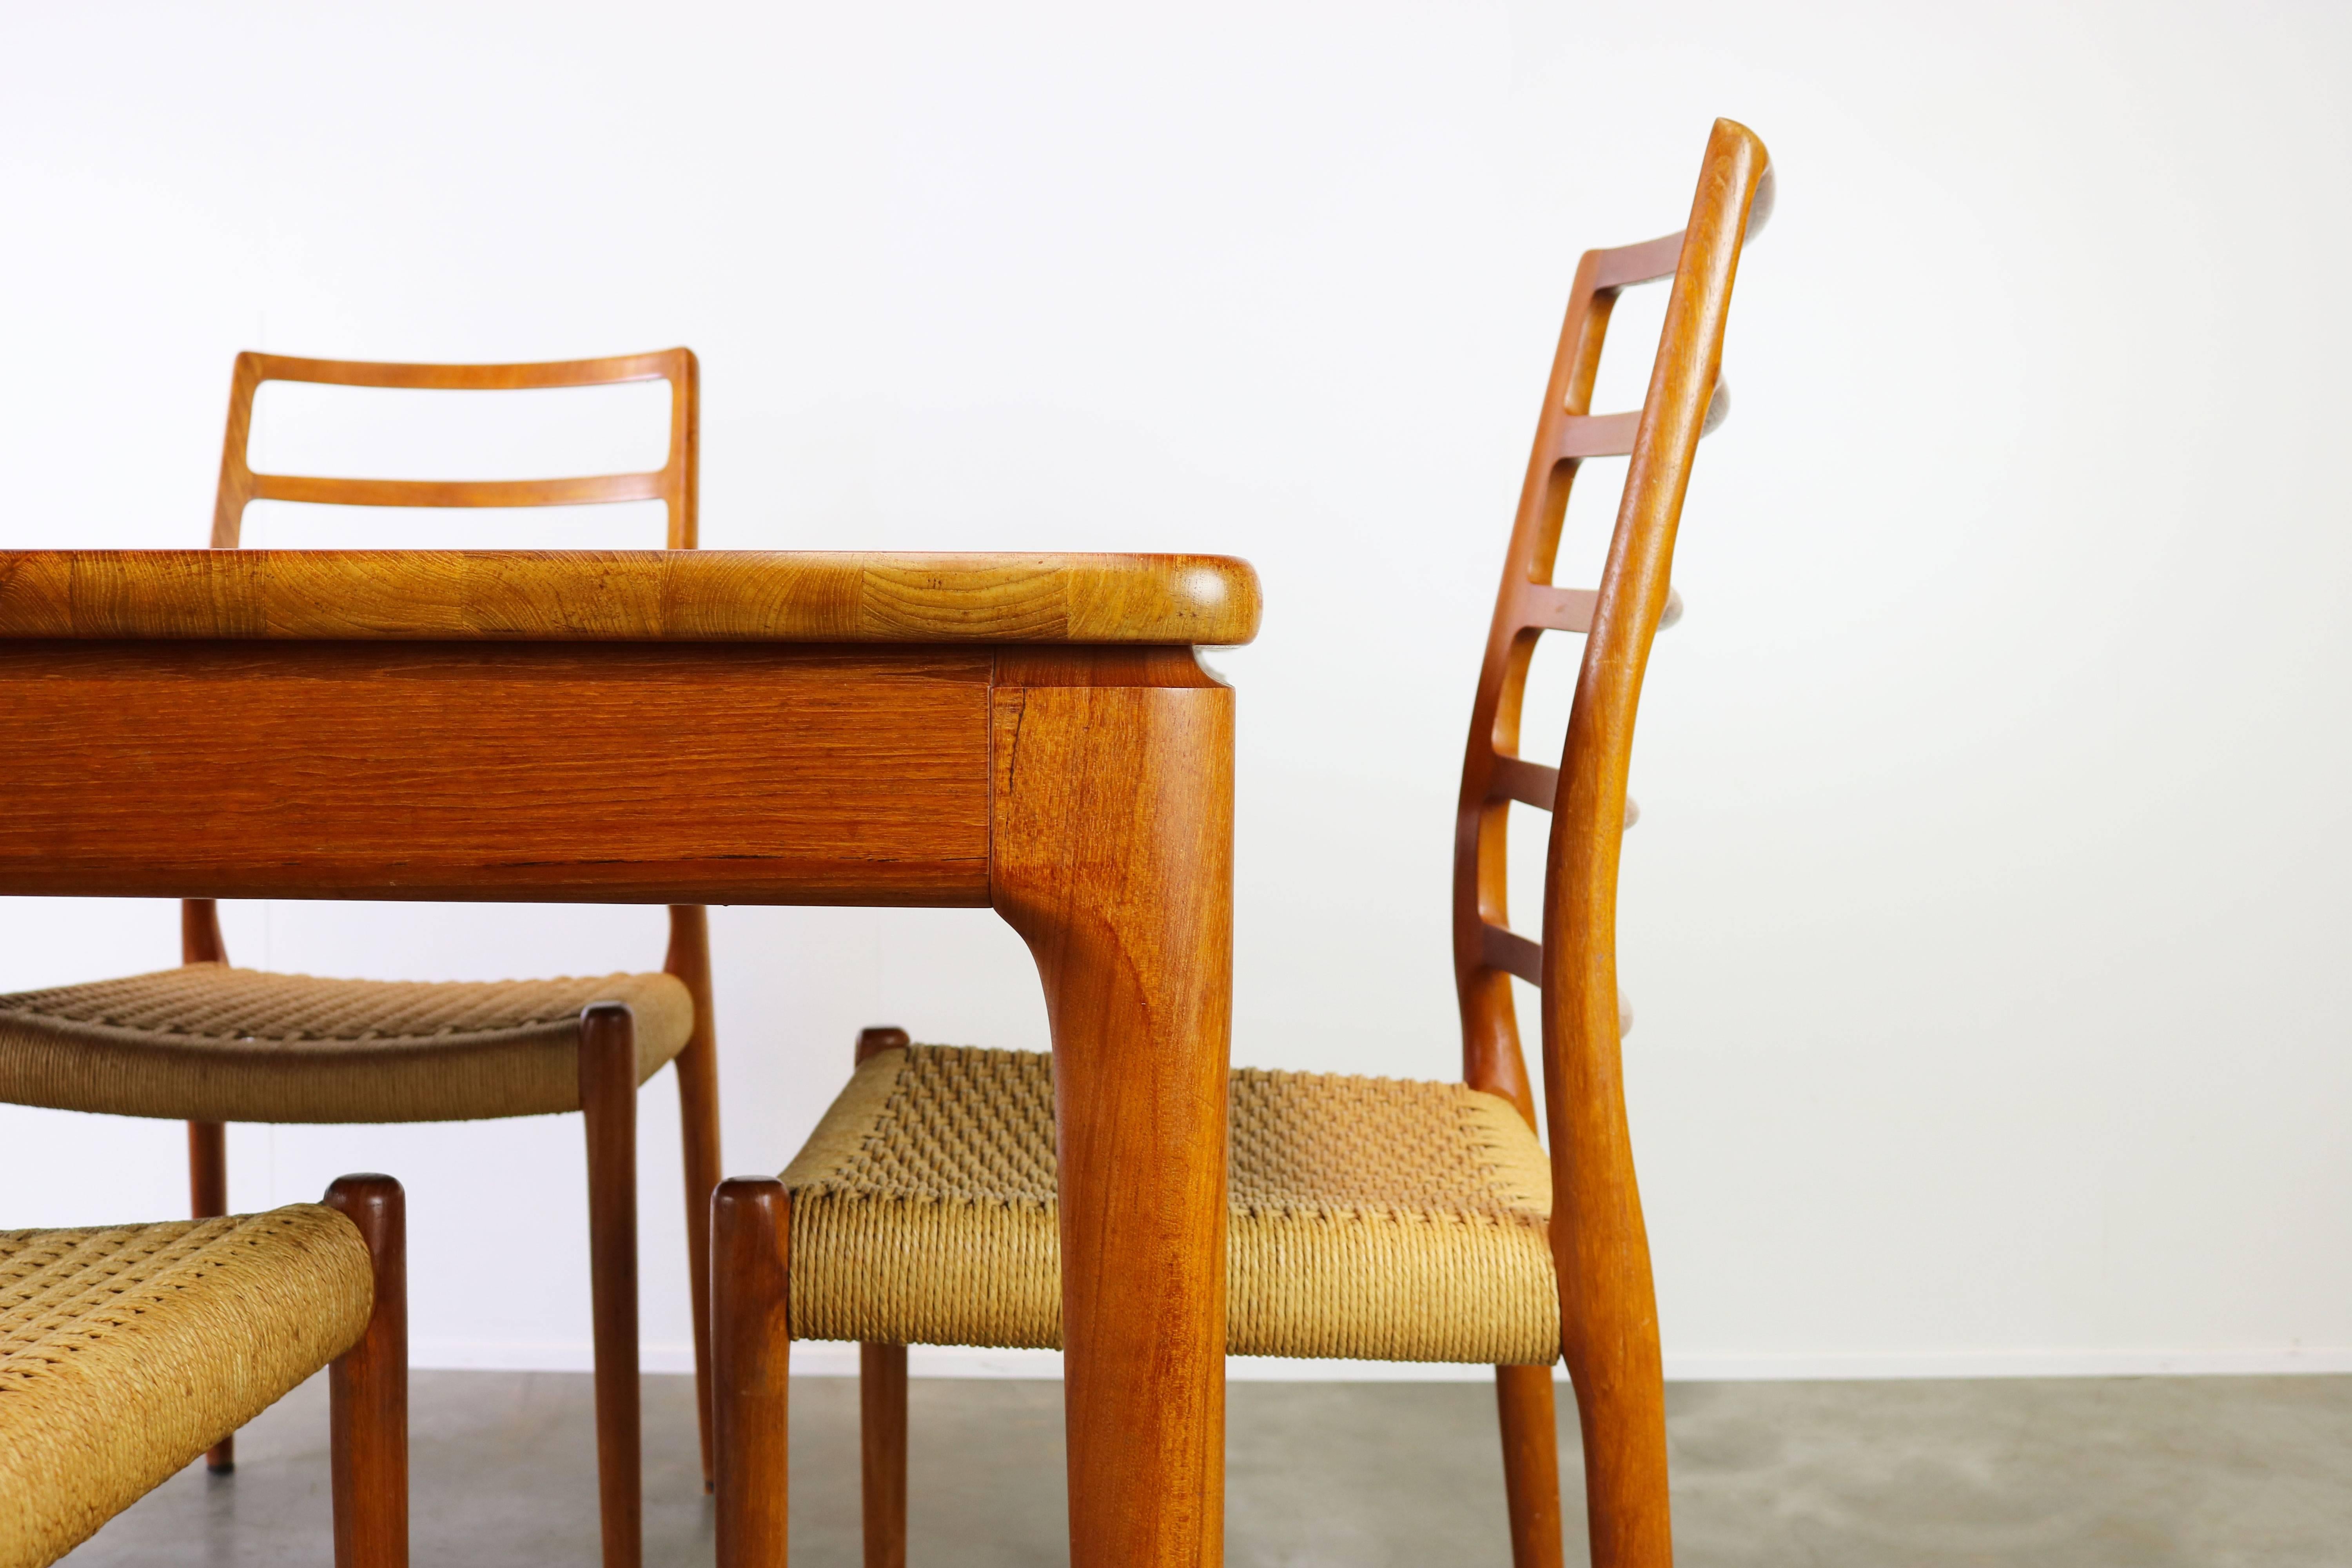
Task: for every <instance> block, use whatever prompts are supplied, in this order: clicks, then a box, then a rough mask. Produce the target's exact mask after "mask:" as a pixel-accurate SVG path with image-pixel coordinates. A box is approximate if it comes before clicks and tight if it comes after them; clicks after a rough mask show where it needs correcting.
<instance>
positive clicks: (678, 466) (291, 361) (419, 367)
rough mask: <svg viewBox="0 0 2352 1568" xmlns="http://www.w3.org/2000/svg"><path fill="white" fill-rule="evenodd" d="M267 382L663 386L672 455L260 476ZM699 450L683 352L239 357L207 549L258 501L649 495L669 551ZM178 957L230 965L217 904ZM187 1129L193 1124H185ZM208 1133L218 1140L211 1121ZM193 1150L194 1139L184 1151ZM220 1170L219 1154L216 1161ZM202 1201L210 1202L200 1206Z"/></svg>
mask: <svg viewBox="0 0 2352 1568" xmlns="http://www.w3.org/2000/svg"><path fill="white" fill-rule="evenodd" d="M265 381H303V382H311V383H316V384H323V385H328V386H386V387H405V388H410V389H414V390H421V391H436V392H526V391H535V390H537V389H540V388H542V387H556V386H612V385H616V384H620V383H622V382H632V381H667V382H668V383H669V389H670V392H669V452H668V456H667V458H666V459H665V460H664V461H663V463H662V466H661V467H660V468H657V469H656V470H655V471H654V472H652V473H649V474H597V475H592V476H590V477H588V478H585V479H312V478H309V477H305V476H301V475H295V474H257V473H255V472H254V471H253V469H252V468H251V467H250V466H249V465H248V464H247V461H246V447H247V443H248V441H249V440H250V439H251V437H252V434H253V395H254V394H255V393H256V392H258V391H259V390H260V389H261V384H262V383H263V382H265ZM701 452H702V371H701V367H700V365H699V364H698V363H697V362H696V360H695V357H694V351H693V350H691V349H663V350H660V351H659V352H657V353H644V354H616V355H614V356H613V357H612V358H609V359H575V360H554V361H548V362H544V363H538V364H393V363H384V362H381V361H375V360H345V359H295V358H291V357H289V356H288V355H285V354H265V353H254V352H253V351H251V350H249V349H248V350H247V351H246V352H245V353H240V354H238V355H237V356H236V371H235V373H234V374H232V375H231V376H230V378H229V387H228V431H227V434H226V436H224V437H222V440H221V471H220V489H219V491H218V492H217V494H216V495H215V499H214V502H213V548H214V549H215V550H235V549H236V548H237V545H238V543H239V540H240V536H241V535H242V534H243V532H244V530H245V509H246V506H247V503H248V502H251V501H257V500H291V501H319V502H325V503H327V504H330V505H340V506H411V507H459V506H511V507H526V506H579V505H583V504H588V503H592V502H597V501H621V500H658V501H662V502H664V503H665V504H666V505H667V507H668V509H669V543H668V548H669V549H672V550H691V549H693V548H694V547H695V543H696V509H697V504H698V500H699V487H700V482H701V481H700V474H701ZM681 917H683V918H684V919H685V920H686V921H688V922H689V923H690V922H692V921H696V920H698V919H699V918H700V911H699V910H696V909H693V908H691V907H688V908H684V909H680V910H673V911H672V912H671V923H672V930H673V933H675V931H677V926H678V921H679V920H680V918H681ZM180 956H181V961H182V962H183V963H225V962H226V960H227V956H228V950H227V946H226V943H225V942H223V941H222V938H221V929H220V916H219V912H218V906H217V905H216V904H215V902H214V900H210V899H185V900H182V901H181V905H180ZM191 1125H192V1127H193V1126H194V1125H197V1124H194V1123H192V1124H191ZM208 1136H209V1137H211V1138H212V1139H214V1140H215V1147H216V1141H217V1139H218V1136H219V1132H218V1129H217V1127H216V1126H215V1127H214V1128H213V1131H212V1132H211V1133H210V1134H208ZM194 1147H195V1145H194V1143H192V1144H191V1148H194ZM214 1163H215V1165H217V1163H218V1159H217V1156H215V1162H214ZM198 1185H199V1188H200V1191H199V1193H198V1194H197V1197H196V1207H197V1212H198V1213H199V1214H220V1213H224V1212H226V1210H225V1208H224V1206H223V1205H225V1204H226V1196H225V1194H215V1193H213V1192H211V1190H210V1189H205V1188H204V1187H203V1182H202V1179H201V1178H200V1179H199V1182H198ZM207 1203H210V1204H211V1205H213V1206H211V1207H210V1208H207V1207H206V1206H205V1205H206V1204H207Z"/></svg>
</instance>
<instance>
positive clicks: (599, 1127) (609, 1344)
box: [181, 348, 721, 1564]
mask: <svg viewBox="0 0 2352 1568" xmlns="http://www.w3.org/2000/svg"><path fill="white" fill-rule="evenodd" d="M656 380H665V381H667V382H668V383H669V385H670V418H669V443H668V454H667V458H666V460H665V461H664V463H663V465H662V467H661V468H658V469H656V470H654V471H653V472H650V473H629V474H605V475H597V476H592V477H588V478H583V479H463V480H440V479H424V480H418V479H316V478H310V477H307V476H299V475H291V474H268V473H256V472H255V471H254V470H253V468H251V467H250V466H249V464H248V462H247V445H248V443H249V441H250V438H251V435H252V426H253V400H254V395H255V394H256V393H257V392H258V391H259V390H260V388H261V385H262V384H263V383H265V382H271V381H290V382H308V383H313V384H324V385H332V386H372V387H394V388H404V389H411V390H434V391H466V392H512V391H524V390H536V389H543V388H552V387H578V386H610V385H615V384H622V383H627V382H642V381H656ZM700 422H701V370H700V366H699V364H698V362H697V361H696V359H695V356H694V353H693V352H692V351H691V350H689V349H684V348H676V349H666V350H662V351H660V352H658V353H641V354H621V355H615V356H613V357H609V358H604V359H587V360H562V361H554V362H550V363H536V364H401V363H379V362H373V361H360V360H322V359H297V358H291V357H289V356H287V355H283V354H265V353H251V352H247V353H240V354H238V355H237V356H236V371H235V373H234V374H233V376H232V377H231V380H230V383H229V401H228V424H227V431H226V436H225V437H224V439H223V442H222V447H221V468H220V487H219V490H218V494H217V498H216V500H215V506H214V510H213V534H212V543H213V547H214V548H215V549H218V550H234V549H236V548H237V547H238V546H239V544H240V542H241V538H242V534H243V530H244V518H245V509H246V507H247V505H248V504H250V503H251V502H253V501H256V500H286V501H307V502H316V503H324V504H329V505H341V506H383V507H538V506H574V505H582V504H587V503H595V502H605V501H622V500H659V501H661V502H663V503H664V505H665V506H666V507H667V511H668V548H670V549H672V550H691V549H693V548H694V547H695V544H696V541H697V533H698V529H697V511H698V500H699V495H698V485H699V479H698V474H699V468H700V450H701V423H700ZM669 924H670V940H669V951H668V953H667V956H666V958H665V960H664V963H663V966H662V967H663V969H664V971H665V972H666V973H670V974H673V975H676V976H677V978H678V979H679V980H680V981H681V982H683V983H684V984H685V985H686V988H687V990H688V993H689V994H691V995H692V997H693V999H694V1032H693V1034H692V1036H691V1037H689V1038H688V1041H687V1044H686V1046H685V1048H684V1049H683V1050H681V1051H680V1052H679V1053H678V1055H677V1058H676V1065H677V1088H678V1101H679V1111H680V1116H681V1119H682V1121H683V1123H684V1144H685V1159H686V1189H687V1190H686V1203H687V1215H688V1222H687V1237H688V1266H689V1268H690V1271H691V1275H692V1280H691V1289H692V1299H693V1304H694V1361H695V1384H696V1395H697V1399H698V1405H699V1409H700V1425H701V1438H702V1455H703V1479H704V1485H705V1488H706V1489H708V1488H709V1486H710V1485H711V1484H712V1479H713V1475H714V1472H713V1469H712V1457H711V1438H710V1420H711V1405H710V1401H711V1386H710V1371H709V1364H710V1331H709V1321H710V1301H709V1286H710V1266H709V1226H708V1220H707V1215H708V1202H709V1194H710V1191H711V1189H712V1188H713V1187H715V1186H716V1185H717V1184H718V1183H719V1174H720V1170H721V1166H720V1162H719V1080H718V1043H717V1037H716V1034H715V1032H714V1029H713V1025H712V1011H711V994H710V936H709V913H708V911H707V910H705V909H704V908H703V907H702V906H701V905H698V904H677V905H672V906H671V907H670V910H669ZM181 960H182V962H183V963H226V962H227V946H226V942H224V941H223V940H222V936H221V930H220V918H219V910H218V906H217V905H216V904H215V901H214V900H210V899H189V900H184V901H183V903H182V905H181ZM606 1012H612V1013H618V1014H619V1015H620V1016H618V1017H617V1018H614V1017H602V1018H600V1017H599V1015H600V1014H604V1013H606ZM581 1034H582V1045H581V1088H582V1105H583V1111H584V1113H585V1120H586V1122H587V1135H588V1158H589V1186H590V1210H591V1212H590V1241H591V1263H590V1267H591V1270H592V1272H593V1276H594V1280H595V1283H594V1296H595V1321H596V1327H595V1343H596V1360H597V1365H598V1368H599V1373H600V1375H599V1377H598V1380H597V1381H598V1390H597V1426H598V1455H599V1468H600V1470H601V1471H602V1472H603V1475H604V1482H603V1484H604V1500H605V1536H606V1551H605V1559H604V1560H605V1562H606V1563H608V1564H618V1563H624V1562H635V1560H636V1553H637V1552H638V1546H637V1541H638V1536H639V1530H638V1525H637V1518H638V1513H639V1510H641V1508H642V1502H641V1500H640V1498H639V1487H638V1472H639V1463H640V1462H639V1458H638V1455H637V1435H636V1434H637V1403H636V1366H637V1325H636V1300H637V1290H636V1263H635V1259H636V1180H635V1168H636V1153H635V1140H636V1117H635V1104H636V1080H635V1047H634V1043H633V1041H634V1032H633V1029H632V1026H631V1020H630V1019H629V1016H628V1014H627V1010H626V1009H625V1008H618V1007H615V1008H609V1009H608V1008H602V1007H598V1008H590V1009H589V1010H588V1011H587V1013H586V1014H585V1015H583V1019H582V1025H581ZM188 1170H189V1187H190V1197H191V1199H192V1204H191V1207H192V1210H193V1213H194V1217H196V1218H200V1219H202V1218H209V1217H211V1216H213V1215H221V1214H226V1212H228V1163H227V1147H226V1129H225V1128H224V1126H223V1124H222V1123H220V1122H217V1121H191V1122H189V1123H188ZM608 1361H609V1363H610V1365H611V1372H610V1373H606V1371H605V1369H606V1367H607V1363H608ZM624 1406H625V1408H624ZM234 1441H235V1440H234V1439H229V1440H227V1441H224V1442H223V1443H222V1444H221V1445H220V1447H217V1448H215V1450H213V1453H212V1455H211V1457H210V1458H211V1463H212V1467H213V1468H215V1470H226V1469H228V1468H231V1467H232V1465H233V1463H234V1459H235V1449H234ZM624 1538H625V1549H624V1547H623V1541H624Z"/></svg>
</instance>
